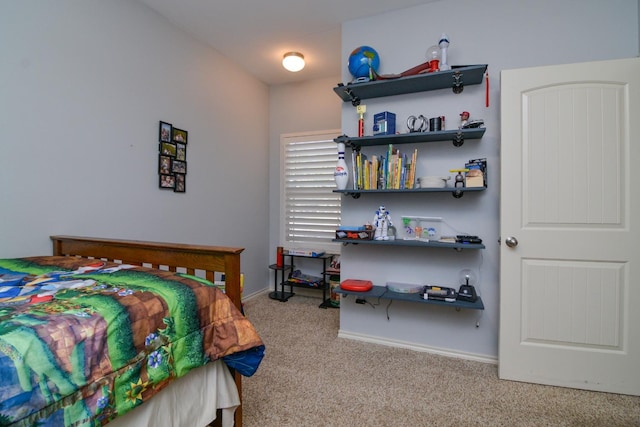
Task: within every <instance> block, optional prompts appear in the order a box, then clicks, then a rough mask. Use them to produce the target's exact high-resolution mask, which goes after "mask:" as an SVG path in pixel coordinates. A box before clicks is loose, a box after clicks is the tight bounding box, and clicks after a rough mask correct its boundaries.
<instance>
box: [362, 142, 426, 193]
mask: <svg viewBox="0 0 640 427" xmlns="http://www.w3.org/2000/svg"><path fill="white" fill-rule="evenodd" d="M417 160H418V149H417V148H416V149H414V150H413V153H411V154H410V155H407V153H402V152H400V150H399V149H398V148H396V147H394V146H393V144H389V146H388V147H387V152H386V153H385V154H384V155H372V156H371V158H369V157H368V156H367V155H366V154H363V153H362V151H358V152H357V153H355V152H354V153H352V154H351V162H352V170H353V189H354V190H384V189H391V190H405V189H413V188H415V180H416V173H415V165H416V163H417Z"/></svg>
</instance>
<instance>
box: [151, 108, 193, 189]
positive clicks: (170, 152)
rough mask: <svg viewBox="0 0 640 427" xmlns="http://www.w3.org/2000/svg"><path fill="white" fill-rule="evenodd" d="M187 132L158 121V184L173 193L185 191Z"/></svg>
mask: <svg viewBox="0 0 640 427" xmlns="http://www.w3.org/2000/svg"><path fill="white" fill-rule="evenodd" d="M188 136H189V133H188V132H187V131H186V130H184V129H178V128H175V127H173V125H172V124H171V123H167V122H163V121H160V130H159V136H158V139H159V140H160V143H159V144H158V186H159V187H160V189H162V190H173V191H174V192H175V193H185V192H186V191H187V142H188Z"/></svg>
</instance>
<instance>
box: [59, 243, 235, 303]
mask: <svg viewBox="0 0 640 427" xmlns="http://www.w3.org/2000/svg"><path fill="white" fill-rule="evenodd" d="M51 240H52V241H53V254H54V255H64V256H81V257H91V258H100V259H105V260H108V261H118V262H122V263H125V264H133V265H143V264H148V265H149V266H151V267H152V268H161V267H168V269H169V271H176V270H177V269H178V268H184V269H185V270H186V272H187V274H195V273H196V270H201V271H204V272H205V277H206V279H207V280H209V281H211V282H213V280H214V273H215V272H221V273H224V274H225V292H226V294H227V296H228V297H229V298H230V299H231V300H232V301H233V303H234V304H235V305H236V307H238V308H241V301H240V299H241V295H240V254H241V253H242V251H244V248H234V247H227V246H204V245H187V244H181V243H162V242H144V241H140V240H116V239H102V238H93V237H76V236H51Z"/></svg>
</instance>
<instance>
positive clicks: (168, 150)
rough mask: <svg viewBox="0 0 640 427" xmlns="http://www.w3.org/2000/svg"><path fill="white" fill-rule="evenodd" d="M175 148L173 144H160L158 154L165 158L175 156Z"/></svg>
mask: <svg viewBox="0 0 640 427" xmlns="http://www.w3.org/2000/svg"><path fill="white" fill-rule="evenodd" d="M176 151H177V147H176V144H174V143H173V142H161V143H160V153H162V154H164V155H165V156H171V157H175V156H176Z"/></svg>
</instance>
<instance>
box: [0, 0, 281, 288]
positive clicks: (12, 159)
mask: <svg viewBox="0 0 640 427" xmlns="http://www.w3.org/2000/svg"><path fill="white" fill-rule="evenodd" d="M0 40H2V43H0V57H2V61H0V128H1V129H2V130H3V132H2V138H0V178H1V179H2V182H3V184H2V186H1V187H0V204H1V206H2V213H1V214H0V215H1V220H0V256H4V257H13V256H25V255H34V254H50V253H51V244H50V241H49V238H48V236H49V235H51V234H72V235H86V236H98V237H114V238H126V239H146V240H158V241H175V242H185V243H200V244H216V245H230V246H241V247H245V248H246V250H245V252H244V254H243V258H242V269H243V271H244V272H245V275H246V293H249V294H250V293H252V292H255V291H257V290H260V289H262V288H264V287H265V286H266V283H267V282H268V271H267V270H266V269H265V265H266V264H267V263H268V261H269V259H268V254H269V253H270V251H269V242H268V233H267V232H266V230H267V229H268V228H269V222H268V215H266V214H260V212H264V211H265V207H266V206H267V205H268V201H269V197H268V195H269V186H268V183H267V180H266V179H265V178H266V177H267V176H268V169H269V154H268V153H269V119H268V115H269V89H268V87H267V86H266V85H264V84H263V83H261V82H259V81H257V80H256V79H255V78H253V77H252V76H250V75H249V74H248V73H246V72H244V71H243V70H241V69H240V68H239V67H238V66H236V65H235V64H233V63H231V62H230V61H228V60H227V59H226V58H224V57H223V56H222V55H220V54H218V53H217V52H216V51H213V50H212V49H210V48H208V47H206V46H205V45H203V44H201V43H199V42H197V41H195V40H194V39H193V38H191V37H189V36H187V35H186V34H185V33H184V32H182V31H180V30H178V29H176V28H175V27H173V26H172V25H171V24H170V23H169V22H168V21H167V20H166V19H164V18H162V17H161V16H159V15H157V14H156V13H155V12H153V11H151V10H150V9H148V8H147V7H146V6H143V5H141V4H140V3H138V2H133V1H126V0H113V1H106V2H105V1H99V0H89V1H77V0H75V1H74V0H59V1H56V2H40V1H34V0H27V1H21V2H4V3H3V6H2V13H1V14H0ZM247 100H250V102H247ZM248 118H249V119H248ZM160 120H163V121H167V122H170V123H173V124H174V125H175V126H176V127H179V128H181V129H185V130H187V131H188V132H189V144H188V149H187V161H188V174H187V192H186V193H184V194H178V193H173V192H170V191H166V190H160V189H158V175H157V171H158V121H160Z"/></svg>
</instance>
